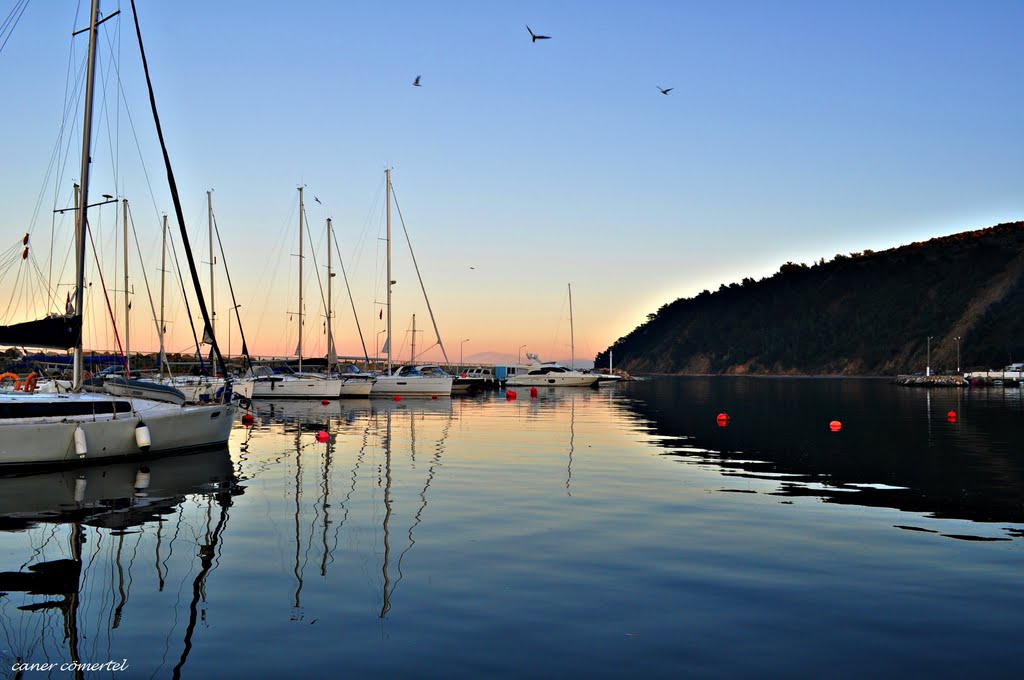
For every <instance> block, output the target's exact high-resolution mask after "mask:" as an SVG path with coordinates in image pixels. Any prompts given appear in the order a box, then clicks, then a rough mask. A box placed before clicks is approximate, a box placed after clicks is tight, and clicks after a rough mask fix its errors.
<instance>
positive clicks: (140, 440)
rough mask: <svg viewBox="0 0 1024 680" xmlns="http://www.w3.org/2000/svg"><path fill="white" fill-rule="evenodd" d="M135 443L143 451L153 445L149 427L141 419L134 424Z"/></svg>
mask: <svg viewBox="0 0 1024 680" xmlns="http://www.w3.org/2000/svg"><path fill="white" fill-rule="evenodd" d="M135 444H136V445H137V446H138V447H139V448H140V449H142V450H143V451H149V447H150V446H152V445H153V438H152V437H151V436H150V434H149V428H148V427H147V426H146V424H145V423H143V422H142V421H141V420H140V421H139V423H138V424H137V425H136V426H135Z"/></svg>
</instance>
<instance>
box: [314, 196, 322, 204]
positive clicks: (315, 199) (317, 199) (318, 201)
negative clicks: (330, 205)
mask: <svg viewBox="0 0 1024 680" xmlns="http://www.w3.org/2000/svg"><path fill="white" fill-rule="evenodd" d="M313 200H314V201H316V202H317V203H320V199H319V198H317V197H316V196H314V197H313ZM320 205H323V203H320Z"/></svg>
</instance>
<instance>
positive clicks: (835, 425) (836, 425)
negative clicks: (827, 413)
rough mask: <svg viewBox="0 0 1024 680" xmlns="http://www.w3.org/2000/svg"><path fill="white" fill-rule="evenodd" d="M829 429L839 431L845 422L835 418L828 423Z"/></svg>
mask: <svg viewBox="0 0 1024 680" xmlns="http://www.w3.org/2000/svg"><path fill="white" fill-rule="evenodd" d="M828 429H830V430H832V431H833V432H839V430H841V429H843V424H842V423H841V422H839V421H838V420H833V421H832V422H831V423H829V424H828Z"/></svg>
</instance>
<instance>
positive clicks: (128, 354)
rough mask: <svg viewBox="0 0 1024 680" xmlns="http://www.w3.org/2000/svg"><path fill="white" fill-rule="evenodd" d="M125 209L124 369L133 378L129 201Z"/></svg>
mask: <svg viewBox="0 0 1024 680" xmlns="http://www.w3.org/2000/svg"><path fill="white" fill-rule="evenodd" d="M121 206H122V208H123V209H124V368H125V377H126V378H130V377H132V350H131V344H130V342H129V341H130V340H131V336H130V333H131V331H130V330H129V329H130V328H131V322H130V321H129V319H128V310H129V308H130V307H129V304H130V303H129V302H128V199H127V198H125V199H122V203H121Z"/></svg>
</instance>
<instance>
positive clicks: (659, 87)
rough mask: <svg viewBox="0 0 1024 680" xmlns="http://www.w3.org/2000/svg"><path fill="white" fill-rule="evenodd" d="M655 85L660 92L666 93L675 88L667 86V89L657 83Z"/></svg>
mask: <svg viewBox="0 0 1024 680" xmlns="http://www.w3.org/2000/svg"><path fill="white" fill-rule="evenodd" d="M656 87H657V88H658V91H659V92H661V93H662V94H668V93H669V92H671V91H672V90H674V89H676V88H674V87H670V88H668V89H665V88H663V87H662V86H661V85H657V86H656Z"/></svg>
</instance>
